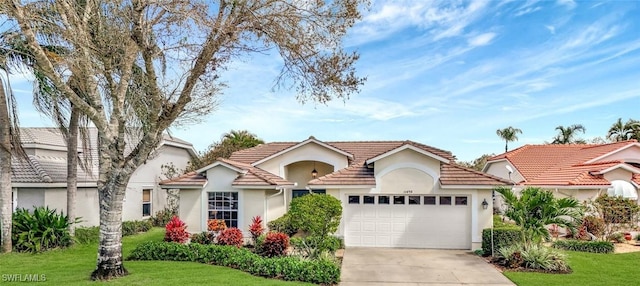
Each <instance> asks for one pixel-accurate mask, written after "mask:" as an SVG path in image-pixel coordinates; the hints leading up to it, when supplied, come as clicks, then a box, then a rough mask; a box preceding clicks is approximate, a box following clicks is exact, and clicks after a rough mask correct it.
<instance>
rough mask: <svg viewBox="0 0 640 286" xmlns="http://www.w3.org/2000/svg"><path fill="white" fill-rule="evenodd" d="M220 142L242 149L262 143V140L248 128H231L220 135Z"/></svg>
mask: <svg viewBox="0 0 640 286" xmlns="http://www.w3.org/2000/svg"><path fill="white" fill-rule="evenodd" d="M220 144H229V145H232V146H238V147H242V148H243V149H244V148H251V147H255V146H258V145H260V144H264V141H262V139H260V138H258V137H257V136H256V135H255V134H253V133H251V132H249V131H248V130H231V131H229V133H225V134H224V135H222V140H221V142H220Z"/></svg>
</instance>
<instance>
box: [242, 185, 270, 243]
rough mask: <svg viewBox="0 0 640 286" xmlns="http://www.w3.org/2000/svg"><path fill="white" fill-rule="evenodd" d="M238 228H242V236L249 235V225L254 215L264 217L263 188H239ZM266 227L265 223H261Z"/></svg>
mask: <svg viewBox="0 0 640 286" xmlns="http://www.w3.org/2000/svg"><path fill="white" fill-rule="evenodd" d="M239 192H240V194H239V195H240V196H239V200H240V202H239V210H238V211H239V213H238V228H239V229H240V230H242V233H243V234H244V237H250V236H251V234H250V233H249V225H250V224H251V220H252V219H253V217H255V216H260V217H261V218H264V217H265V212H264V205H265V202H264V200H265V191H264V190H240V191H239ZM263 226H264V227H266V224H265V225H263Z"/></svg>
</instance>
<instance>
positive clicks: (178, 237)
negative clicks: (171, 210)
mask: <svg viewBox="0 0 640 286" xmlns="http://www.w3.org/2000/svg"><path fill="white" fill-rule="evenodd" d="M188 238H189V233H188V232H187V225H186V224H185V223H184V222H183V221H182V220H180V219H179V218H178V217H177V216H174V217H173V218H172V219H171V221H169V223H167V226H166V227H165V234H164V240H165V241H171V242H178V243H185V242H187V239H188Z"/></svg>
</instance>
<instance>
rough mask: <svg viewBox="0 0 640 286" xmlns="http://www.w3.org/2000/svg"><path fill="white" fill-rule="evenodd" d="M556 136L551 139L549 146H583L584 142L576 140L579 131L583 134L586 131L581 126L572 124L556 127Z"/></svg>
mask: <svg viewBox="0 0 640 286" xmlns="http://www.w3.org/2000/svg"><path fill="white" fill-rule="evenodd" d="M556 130H558V135H556V136H555V137H554V138H553V142H551V144H584V143H586V141H584V140H583V139H580V138H576V135H577V133H578V132H579V131H581V132H582V133H584V132H585V131H586V130H587V129H586V128H584V126H582V124H573V125H571V126H567V127H564V126H562V125H560V126H558V127H556Z"/></svg>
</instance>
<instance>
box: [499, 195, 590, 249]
mask: <svg viewBox="0 0 640 286" xmlns="http://www.w3.org/2000/svg"><path fill="white" fill-rule="evenodd" d="M495 191H496V192H498V193H500V194H501V195H502V196H503V198H504V203H505V205H506V207H507V208H506V210H505V212H504V215H505V216H506V217H508V218H509V219H511V220H513V221H514V222H515V223H516V224H517V225H518V226H520V227H522V231H523V242H524V243H525V244H530V243H540V242H542V240H543V239H544V240H547V241H549V240H551V234H550V233H549V229H547V226H548V225H552V224H555V225H557V226H561V227H566V228H569V229H570V230H571V231H572V232H573V233H576V230H577V227H578V226H579V225H580V224H581V223H582V217H583V215H584V211H583V208H582V205H581V204H580V203H579V202H578V201H577V200H576V199H574V198H555V197H554V196H553V193H551V191H548V190H542V189H540V188H536V187H527V188H525V189H524V190H522V192H521V193H520V196H516V194H515V193H514V192H513V191H512V190H511V189H508V188H498V189H496V190H495Z"/></svg>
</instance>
